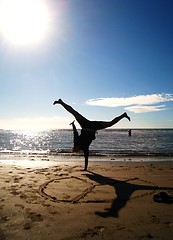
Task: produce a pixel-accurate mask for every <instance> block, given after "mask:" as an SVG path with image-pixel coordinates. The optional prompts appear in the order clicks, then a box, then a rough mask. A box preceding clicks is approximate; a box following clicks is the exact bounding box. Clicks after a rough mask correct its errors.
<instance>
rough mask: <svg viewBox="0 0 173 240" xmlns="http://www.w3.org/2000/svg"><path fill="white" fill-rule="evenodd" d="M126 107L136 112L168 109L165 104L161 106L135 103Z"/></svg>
mask: <svg viewBox="0 0 173 240" xmlns="http://www.w3.org/2000/svg"><path fill="white" fill-rule="evenodd" d="M125 109H126V110H128V111H130V112H134V113H144V112H157V111H162V110H166V108H165V105H159V106H147V105H135V106H131V107H126V108H125Z"/></svg>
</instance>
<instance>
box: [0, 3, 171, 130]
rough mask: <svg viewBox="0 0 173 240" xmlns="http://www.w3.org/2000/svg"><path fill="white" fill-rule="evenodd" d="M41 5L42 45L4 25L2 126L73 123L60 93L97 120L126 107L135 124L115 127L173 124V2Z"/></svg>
mask: <svg viewBox="0 0 173 240" xmlns="http://www.w3.org/2000/svg"><path fill="white" fill-rule="evenodd" d="M1 1H2V0H0V2H1ZM14 1H15V0H14ZM14 1H13V2H14ZM43 2H44V3H45V6H46V8H47V10H48V13H49V21H48V28H47V32H46V34H45V35H44V37H43V38H42V39H41V40H40V41H39V43H35V44H29V43H28V44H23V43H22V42H21V43H20V44H18V45H17V44H14V40H13V39H10V40H7V38H6V37H5V36H4V33H3V30H2V29H1V28H0V55H1V57H0V102H1V108H0V128H6V129H25V128H26V129H30V128H34V129H39V128H40V129H47V128H50V129H55V128H69V123H70V122H71V121H72V120H73V116H71V115H70V114H69V113H67V112H66V111H65V110H64V109H63V108H62V107H61V106H59V105H56V106H53V105H52V103H53V102H54V100H56V99H58V98H62V99H63V100H64V101H65V102H67V103H69V104H70V105H72V106H73V107H74V108H75V109H76V110H78V111H79V112H80V113H81V114H83V115H84V116H85V117H87V118H88V119H91V120H111V119H112V118H114V117H115V116H117V115H120V114H122V113H123V112H124V111H126V112H127V113H128V114H129V115H130V117H131V120H132V121H131V122H128V121H127V120H126V119H123V120H122V121H121V122H119V123H118V124H116V125H115V126H114V127H115V128H172V127H173V44H172V43H173V28H172V26H173V14H172V11H173V1H171V0H150V1H146V0H61V1H59V0H44V1H43ZM0 8H1V5H0ZM18 8H19V7H18ZM22 11H23V10H22V7H21V12H22ZM30 18H31V19H32V13H31V16H30ZM31 19H30V21H31ZM0 20H1V19H0ZM36 21H37V19H36V20H35V22H36ZM25 29H26V35H27V31H29V30H28V27H26V26H25ZM31 34H32V33H31Z"/></svg>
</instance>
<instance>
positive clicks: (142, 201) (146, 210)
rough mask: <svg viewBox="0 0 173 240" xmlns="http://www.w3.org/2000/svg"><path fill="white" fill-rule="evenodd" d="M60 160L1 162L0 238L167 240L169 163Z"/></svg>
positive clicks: (172, 166)
mask: <svg viewBox="0 0 173 240" xmlns="http://www.w3.org/2000/svg"><path fill="white" fill-rule="evenodd" d="M59 158H62V159H59V161H58V162H56V161H47V160H46V159H42V160H40V161H34V159H30V160H24V161H15V160H7V159H6V160H1V161H0V239H1V240H30V239H31V240H36V239H37V240H48V239H51V240H68V239H69V240H70V239H72V240H76V239H99V240H100V239H152V238H153V239H167V240H169V239H170V240H171V239H172V236H173V201H172V199H171V196H173V162H148V163H147V162H123V161H122V162H116V161H113V162H99V161H97V162H94V161H93V162H89V168H88V171H83V162H82V161H76V162H75V157H73V160H72V161H69V159H66V157H59ZM61 160H62V161H61ZM66 160H67V161H66ZM160 192H165V193H167V194H168V196H169V197H170V198H169V199H168V201H166V202H165V201H163V199H162V198H160V199H159V197H158V196H159V195H158V194H159V193H160ZM154 196H157V198H156V201H154V199H153V197H154Z"/></svg>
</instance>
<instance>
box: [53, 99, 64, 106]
mask: <svg viewBox="0 0 173 240" xmlns="http://www.w3.org/2000/svg"><path fill="white" fill-rule="evenodd" d="M61 103H62V100H61V99H59V100H58V101H55V102H54V103H53V105H55V104H61Z"/></svg>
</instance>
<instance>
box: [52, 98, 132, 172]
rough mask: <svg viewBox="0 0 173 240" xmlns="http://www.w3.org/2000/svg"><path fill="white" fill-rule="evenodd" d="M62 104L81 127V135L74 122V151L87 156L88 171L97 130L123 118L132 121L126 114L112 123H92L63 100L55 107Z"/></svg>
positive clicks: (56, 102)
mask: <svg viewBox="0 0 173 240" xmlns="http://www.w3.org/2000/svg"><path fill="white" fill-rule="evenodd" d="M55 104H60V105H62V106H63V107H64V108H65V109H66V110H67V111H68V112H69V113H71V114H72V115H73V116H74V117H75V119H76V120H77V122H78V123H79V125H80V126H81V128H82V129H81V134H80V135H79V134H78V132H77V129H76V126H75V124H74V122H72V123H71V124H72V127H73V133H74V148H73V150H74V151H79V150H82V151H83V152H84V156H85V168H84V170H85V171H86V170H87V167H88V158H89V146H90V144H91V142H92V141H93V140H94V139H95V138H96V137H95V133H96V131H97V130H101V129H105V128H108V127H111V126H113V125H114V124H116V123H117V122H119V121H120V120H121V119H123V118H127V119H128V120H129V121H130V117H129V116H128V115H127V113H126V112H124V113H123V114H122V115H120V116H118V117H115V118H114V119H113V120H111V121H90V120H88V119H87V118H85V117H84V116H82V115H81V114H80V113H78V112H77V111H76V110H74V109H73V108H72V107H71V106H70V105H68V104H66V103H65V102H63V101H62V100H61V99H59V100H58V101H55V102H54V103H53V105H55Z"/></svg>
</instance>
